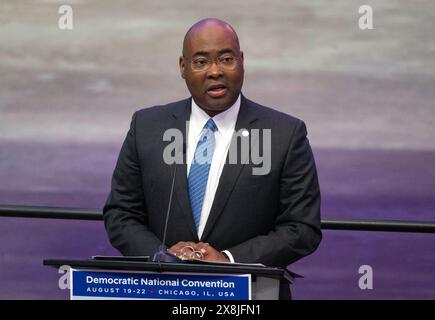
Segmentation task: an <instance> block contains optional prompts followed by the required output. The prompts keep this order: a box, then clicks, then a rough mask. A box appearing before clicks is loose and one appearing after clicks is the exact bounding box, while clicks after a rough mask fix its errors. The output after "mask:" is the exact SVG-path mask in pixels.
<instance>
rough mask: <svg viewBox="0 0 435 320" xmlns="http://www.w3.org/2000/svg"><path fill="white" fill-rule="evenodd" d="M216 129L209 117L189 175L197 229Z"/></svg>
mask: <svg viewBox="0 0 435 320" xmlns="http://www.w3.org/2000/svg"><path fill="white" fill-rule="evenodd" d="M216 130H217V127H216V124H215V123H214V121H213V119H211V118H210V119H208V121H207V123H206V124H205V126H204V128H203V130H202V134H201V137H200V138H199V141H198V144H197V145H196V150H195V155H194V157H193V160H192V164H191V165H190V171H189V177H188V183H189V198H190V205H191V206H192V213H193V220H194V221H195V226H196V230H198V228H199V222H200V220H201V211H202V205H203V203H204V195H205V188H206V187H207V180H208V174H209V172H210V166H211V161H212V159H213V153H214V149H215V144H216V142H215V137H214V132H215V131H216Z"/></svg>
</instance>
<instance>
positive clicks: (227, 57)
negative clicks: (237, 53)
mask: <svg viewBox="0 0 435 320" xmlns="http://www.w3.org/2000/svg"><path fill="white" fill-rule="evenodd" d="M220 61H221V62H223V63H232V62H233V61H234V57H233V56H226V57H222V58H221V59H220Z"/></svg>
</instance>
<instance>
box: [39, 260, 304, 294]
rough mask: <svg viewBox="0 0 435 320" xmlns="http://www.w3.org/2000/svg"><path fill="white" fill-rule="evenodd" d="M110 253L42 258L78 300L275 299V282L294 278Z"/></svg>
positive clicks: (249, 268) (258, 269)
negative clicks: (64, 276)
mask: <svg viewBox="0 0 435 320" xmlns="http://www.w3.org/2000/svg"><path fill="white" fill-rule="evenodd" d="M137 260H138V261H134V260H132V257H113V258H108V259H104V260H96V259H88V260H60V259H46V260H44V265H46V266H51V267H55V268H60V267H61V266H62V267H63V268H68V269H69V273H70V274H69V276H70V278H69V279H70V282H69V284H70V292H71V294H70V297H71V299H73V300H76V299H77V300H79V299H156V300H161V299H180V300H277V299H278V297H279V288H280V283H281V282H283V281H287V282H288V283H289V284H290V283H293V281H294V278H296V277H299V276H298V275H297V274H294V273H292V272H290V271H288V270H285V269H281V268H272V267H265V266H259V265H253V264H239V263H237V264H229V263H208V262H205V263H201V262H197V263H193V262H187V263H157V262H148V261H140V259H137Z"/></svg>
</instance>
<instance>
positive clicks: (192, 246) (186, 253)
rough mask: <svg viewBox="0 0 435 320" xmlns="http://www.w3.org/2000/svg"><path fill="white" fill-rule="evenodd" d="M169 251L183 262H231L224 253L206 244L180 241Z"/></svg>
mask: <svg viewBox="0 0 435 320" xmlns="http://www.w3.org/2000/svg"><path fill="white" fill-rule="evenodd" d="M168 251H169V252H170V253H172V254H174V255H176V256H177V257H178V258H180V259H182V260H203V261H210V262H229V261H228V259H227V258H226V257H225V256H224V255H223V254H222V252H220V251H218V250H216V249H215V248H213V247H212V246H211V245H210V244H208V243H206V242H198V243H195V242H186V241H180V242H178V243H177V244H175V245H173V246H172V247H170V248H169V249H168Z"/></svg>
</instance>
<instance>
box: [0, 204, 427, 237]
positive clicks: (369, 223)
mask: <svg viewBox="0 0 435 320" xmlns="http://www.w3.org/2000/svg"><path fill="white" fill-rule="evenodd" d="M0 217H16V218H46V219H75V220H103V215H102V212H101V211H100V210H92V209H74V208H56V207H36V206H11V205H3V206H0ZM322 229H323V230H353V231H383V232H414V233H435V222H426V221H399V220H366V219H364V220H360V219H353V220H341V219H323V220H322Z"/></svg>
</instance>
